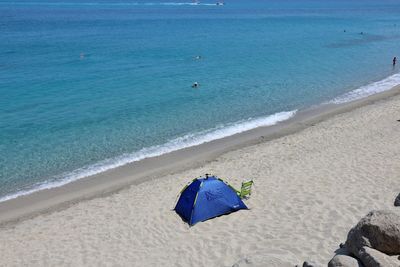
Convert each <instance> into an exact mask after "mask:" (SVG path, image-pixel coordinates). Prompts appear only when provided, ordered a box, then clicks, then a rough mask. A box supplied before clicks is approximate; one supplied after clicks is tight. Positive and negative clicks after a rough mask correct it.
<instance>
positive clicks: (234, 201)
mask: <svg viewBox="0 0 400 267" xmlns="http://www.w3.org/2000/svg"><path fill="white" fill-rule="evenodd" d="M242 209H246V210H247V209H248V208H247V206H246V205H245V204H244V203H243V201H242V199H240V197H239V196H238V194H237V192H236V190H235V189H234V188H233V187H231V186H230V185H229V184H227V183H226V182H224V181H223V180H222V179H219V178H217V177H215V176H208V175H206V177H205V178H196V179H194V180H193V181H192V182H191V183H190V184H188V185H186V186H185V187H184V188H183V189H182V191H181V192H180V196H179V199H178V202H177V204H176V206H175V208H174V210H175V211H176V213H178V215H179V216H180V217H181V218H182V220H183V221H185V222H186V223H188V224H189V225H190V226H192V225H194V224H196V223H198V222H202V221H206V220H209V219H212V218H215V217H218V216H221V215H225V214H229V213H232V212H235V211H238V210H242Z"/></svg>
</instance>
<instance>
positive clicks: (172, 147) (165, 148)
mask: <svg viewBox="0 0 400 267" xmlns="http://www.w3.org/2000/svg"><path fill="white" fill-rule="evenodd" d="M296 112H297V110H293V111H284V112H279V113H275V114H273V115H270V116H266V117H259V118H249V119H247V120H242V121H239V122H236V123H231V124H226V125H220V126H217V127H215V128H213V129H209V130H205V131H201V132H196V133H191V134H187V135H184V136H182V137H179V138H176V139H173V140H171V141H169V142H167V143H165V144H163V145H157V146H151V147H147V148H143V149H141V150H139V151H137V152H133V153H129V154H123V155H121V156H119V157H116V158H111V159H106V160H103V161H100V162H98V163H95V164H92V165H90V166H86V167H83V168H79V169H76V170H74V171H72V172H68V173H64V174H62V175H59V176H57V177H54V178H53V179H51V180H48V181H46V182H42V183H38V184H36V185H34V186H33V187H32V188H31V189H28V190H22V191H18V192H17V193H15V194H11V195H7V196H4V197H2V198H0V202H3V201H7V200H10V199H14V198H17V197H19V196H24V195H29V194H31V193H34V192H36V191H41V190H45V189H51V188H55V187H60V186H63V185H65V184H68V183H70V182H73V181H76V180H79V179H82V178H85V177H88V176H92V175H95V174H98V173H101V172H104V171H107V170H110V169H114V168H117V167H120V166H123V165H126V164H129V163H132V162H137V161H140V160H143V159H145V158H151V157H157V156H160V155H163V154H166V153H170V152H173V151H177V150H180V149H184V148H188V147H192V146H197V145H201V144H204V143H207V142H211V141H213V140H217V139H221V138H224V137H228V136H232V135H235V134H238V133H242V132H245V131H249V130H251V129H255V128H258V127H265V126H272V125H275V124H277V123H279V122H282V121H285V120H288V119H290V118H291V117H293V116H294V115H295V114H296Z"/></svg>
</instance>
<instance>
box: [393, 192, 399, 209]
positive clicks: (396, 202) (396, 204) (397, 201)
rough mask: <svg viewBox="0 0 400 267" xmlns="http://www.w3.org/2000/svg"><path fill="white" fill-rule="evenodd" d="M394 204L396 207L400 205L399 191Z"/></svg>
mask: <svg viewBox="0 0 400 267" xmlns="http://www.w3.org/2000/svg"><path fill="white" fill-rule="evenodd" d="M394 205H395V206H396V207H399V206H400V193H399V195H398V196H397V197H396V199H395V200H394Z"/></svg>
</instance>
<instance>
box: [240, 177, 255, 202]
mask: <svg viewBox="0 0 400 267" xmlns="http://www.w3.org/2000/svg"><path fill="white" fill-rule="evenodd" d="M253 183H254V182H253V180H250V181H247V182H242V187H241V188H240V191H237V190H236V192H237V194H238V196H239V197H240V198H249V197H250V195H251V187H252V185H253Z"/></svg>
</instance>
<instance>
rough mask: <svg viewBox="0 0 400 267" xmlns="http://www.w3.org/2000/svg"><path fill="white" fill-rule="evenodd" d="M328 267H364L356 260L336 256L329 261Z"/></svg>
mask: <svg viewBox="0 0 400 267" xmlns="http://www.w3.org/2000/svg"><path fill="white" fill-rule="evenodd" d="M328 267H364V265H362V263H361V262H360V261H359V260H357V259H356V258H353V257H350V256H347V255H340V254H338V255H335V257H333V258H332V259H331V261H330V262H329V263H328Z"/></svg>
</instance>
